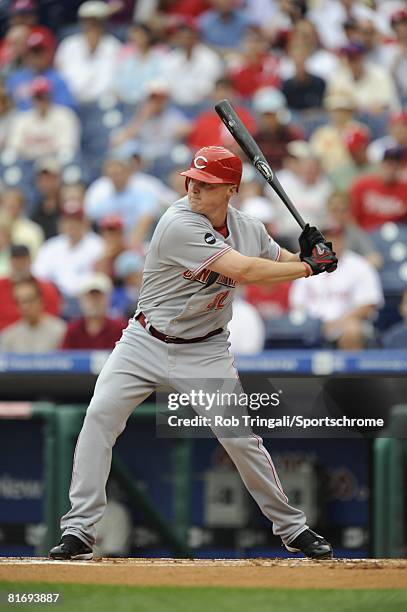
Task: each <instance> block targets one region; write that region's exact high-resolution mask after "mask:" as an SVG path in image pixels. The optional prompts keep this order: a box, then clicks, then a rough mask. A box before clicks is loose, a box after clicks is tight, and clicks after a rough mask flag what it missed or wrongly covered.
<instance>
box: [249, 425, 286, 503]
mask: <svg viewBox="0 0 407 612" xmlns="http://www.w3.org/2000/svg"><path fill="white" fill-rule="evenodd" d="M252 436H253V438H255V440H257V448H258V449H259V450H260V451H261V452H262V453H263V455H264V456H265V457H266V459H267V461H268V463H269V465H270V467H271V471H272V472H273V476H274V480H275V482H276V485H277V488H278V490H279V491H280V492H281V493H282V495H284V497H285V501H286V502H287V503H288V497H287V495H286V494H285V493H284V491H283V488H282V486H281V483H280V480H279V478H278V476H277V472H276V468H275V467H274V465H273V462H272V461H271V458H270V457H269V455H268V453H267V451H266V449H263V448H261V447H260V443H261V442H262V441H263V440H262V439H261V438H260V436H257V435H256V434H255V433H253V432H252Z"/></svg>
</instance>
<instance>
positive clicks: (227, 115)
mask: <svg viewBox="0 0 407 612" xmlns="http://www.w3.org/2000/svg"><path fill="white" fill-rule="evenodd" d="M215 110H216V112H217V113H218V115H219V117H220V118H221V120H222V121H223V123H224V124H225V125H226V127H227V129H228V130H229V132H230V133H231V134H232V136H233V138H234V139H235V140H236V142H237V143H238V144H239V146H240V148H241V149H242V151H244V152H245V153H246V155H247V157H248V158H249V159H250V161H251V162H252V164H253V165H254V167H255V168H256V169H257V170H258V171H259V172H260V174H261V175H262V176H263V177H264V178H265V179H266V181H267V183H268V184H269V185H270V187H271V188H272V189H274V191H275V192H276V194H277V195H278V196H279V198H280V199H281V201H282V202H283V203H284V204H285V205H286V207H287V208H288V210H289V211H290V213H291V214H292V216H293V217H294V219H295V220H296V221H297V223H298V225H299V226H300V227H301V229H304V226H305V221H304V219H303V218H302V216H301V215H300V213H299V212H298V210H297V209H296V207H295V206H294V204H293V203H292V201H291V200H290V198H289V197H288V195H287V193H286V191H285V189H284V187H283V186H282V185H281V183H280V181H279V180H278V178H277V177H276V175H275V174H274V172H273V170H272V168H271V167H270V164H269V163H268V161H267V160H266V158H265V157H264V154H263V152H262V150H261V149H260V147H259V145H258V144H257V142H256V141H255V140H254V138H253V136H252V135H251V134H250V133H249V131H248V129H247V128H246V126H245V125H244V124H243V122H242V120H241V119H240V117H239V116H238V114H237V113H236V111H235V109H234V108H233V106H232V105H231V103H230V102H229V100H221V101H220V102H218V104H216V105H215Z"/></svg>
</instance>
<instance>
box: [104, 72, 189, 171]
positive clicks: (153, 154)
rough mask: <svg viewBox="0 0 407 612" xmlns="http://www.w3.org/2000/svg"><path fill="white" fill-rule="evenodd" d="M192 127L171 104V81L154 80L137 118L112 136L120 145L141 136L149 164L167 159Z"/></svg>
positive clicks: (141, 143) (139, 139) (139, 107)
mask: <svg viewBox="0 0 407 612" xmlns="http://www.w3.org/2000/svg"><path fill="white" fill-rule="evenodd" d="M189 130H190V124H189V121H188V120H187V119H186V118H185V116H184V115H183V113H181V111H179V110H177V109H175V108H173V107H171V106H170V104H169V92H168V85H167V84H166V83H165V82H164V81H152V82H151V83H150V84H149V85H148V98H147V99H146V100H145V101H144V102H143V103H142V104H140V105H139V106H138V107H137V109H136V113H135V115H134V117H133V119H132V120H131V121H130V122H129V123H128V124H127V125H125V126H124V127H123V128H122V129H121V130H119V131H117V132H116V133H115V134H114V136H113V138H112V145H113V146H114V147H119V146H121V145H123V144H124V143H125V142H127V141H129V140H131V141H132V140H137V142H138V144H139V145H140V149H141V151H142V152H143V158H144V159H145V162H146V164H149V165H147V168H148V169H149V170H152V168H153V166H154V164H156V165H158V166H159V164H160V162H161V163H163V165H164V169H166V168H165V163H166V162H167V160H168V157H169V155H170V153H171V151H172V149H173V148H174V146H175V145H176V144H177V143H178V142H180V141H182V140H183V139H184V138H185V136H186V135H187V134H188V132H189Z"/></svg>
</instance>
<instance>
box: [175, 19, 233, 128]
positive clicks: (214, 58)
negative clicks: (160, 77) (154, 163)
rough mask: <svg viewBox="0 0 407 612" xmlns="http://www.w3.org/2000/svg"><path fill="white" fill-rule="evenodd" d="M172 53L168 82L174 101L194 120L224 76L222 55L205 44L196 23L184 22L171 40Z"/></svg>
mask: <svg viewBox="0 0 407 612" xmlns="http://www.w3.org/2000/svg"><path fill="white" fill-rule="evenodd" d="M171 43H172V45H173V49H172V51H170V53H169V54H168V56H167V57H166V59H165V64H164V70H165V79H166V82H167V83H168V88H169V93H170V95H171V98H172V100H173V101H174V102H175V103H176V104H177V105H178V106H180V107H181V109H182V110H183V111H184V112H186V113H187V115H188V116H189V117H193V116H195V115H196V114H197V112H198V111H200V110H202V105H203V103H204V102H205V99H206V97H207V96H208V95H209V93H210V92H211V91H212V89H213V87H214V85H215V82H216V80H217V79H218V78H219V77H220V76H221V75H222V72H223V66H222V62H221V60H220V57H219V55H218V54H217V53H216V52H215V51H214V50H213V49H211V48H210V47H208V46H207V45H204V44H202V42H201V41H200V37H199V31H198V30H197V27H196V25H195V23H194V22H192V21H190V20H189V21H187V20H183V21H181V23H180V24H179V26H178V27H177V28H176V31H175V33H174V34H173V36H172V37H171Z"/></svg>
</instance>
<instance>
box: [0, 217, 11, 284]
mask: <svg viewBox="0 0 407 612" xmlns="http://www.w3.org/2000/svg"><path fill="white" fill-rule="evenodd" d="M10 250H11V222H10V219H9V218H8V217H7V216H6V215H4V213H3V214H2V215H0V278H3V277H4V276H8V275H9V274H10Z"/></svg>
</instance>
